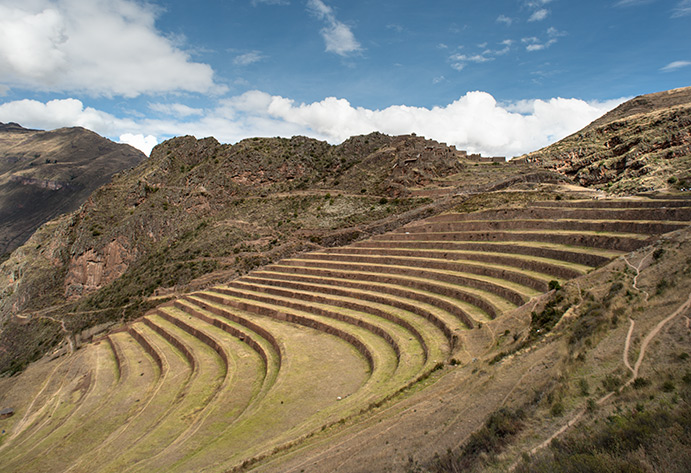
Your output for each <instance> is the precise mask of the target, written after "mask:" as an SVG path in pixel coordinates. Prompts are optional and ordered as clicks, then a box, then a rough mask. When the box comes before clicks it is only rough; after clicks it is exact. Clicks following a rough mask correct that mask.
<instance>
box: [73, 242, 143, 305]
mask: <svg viewBox="0 0 691 473" xmlns="http://www.w3.org/2000/svg"><path fill="white" fill-rule="evenodd" d="M127 246H128V245H127V242H126V241H125V240H124V239H123V238H119V239H116V240H113V241H111V242H110V243H108V244H107V245H106V246H105V247H104V248H103V249H102V250H101V251H98V252H97V251H96V250H94V249H89V250H88V251H86V252H85V253H83V254H81V255H79V256H78V257H76V258H72V260H71V261H70V263H69V267H68V270H67V275H66V276H65V298H66V299H67V300H68V301H70V300H74V299H77V298H79V297H81V296H82V295H84V294H87V293H89V292H93V291H96V290H98V289H100V288H101V287H103V286H105V285H106V284H108V283H110V282H112V281H114V280H115V279H117V278H119V277H120V276H122V275H123V274H124V273H125V271H127V267H128V265H129V263H130V262H132V261H133V260H134V259H135V257H136V253H134V252H132V251H130V250H128V249H127Z"/></svg>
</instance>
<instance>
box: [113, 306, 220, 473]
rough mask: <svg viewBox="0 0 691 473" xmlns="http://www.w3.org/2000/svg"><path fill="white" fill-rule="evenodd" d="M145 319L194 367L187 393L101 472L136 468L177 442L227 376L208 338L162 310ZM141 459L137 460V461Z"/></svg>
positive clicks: (214, 395) (206, 405)
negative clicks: (162, 312) (181, 324)
mask: <svg viewBox="0 0 691 473" xmlns="http://www.w3.org/2000/svg"><path fill="white" fill-rule="evenodd" d="M141 320H142V322H143V323H144V324H145V325H147V326H148V327H149V328H151V329H152V330H153V331H155V332H156V333H158V334H159V335H160V336H161V337H163V338H164V339H165V340H167V341H168V342H169V343H170V344H171V345H173V346H174V347H175V348H176V349H177V350H178V351H179V352H181V353H182V355H183V357H184V358H186V359H187V362H188V363H189V365H190V367H191V368H192V376H191V378H190V379H189V382H188V384H187V387H186V389H185V390H184V391H183V392H184V395H183V396H182V397H181V398H180V399H179V400H178V402H177V403H176V405H175V407H174V408H173V409H172V410H171V411H170V412H169V413H168V415H167V416H166V417H165V419H164V420H163V421H162V422H160V423H158V424H157V425H156V426H155V427H154V428H152V429H151V430H149V431H148V432H147V433H146V434H145V435H144V436H142V437H141V438H139V440H138V441H137V442H136V443H135V444H134V445H131V446H130V448H129V449H128V451H127V454H126V455H120V456H117V457H115V458H113V459H112V461H110V462H108V463H107V464H104V465H103V466H102V467H101V471H104V472H108V471H113V472H115V471H123V470H124V469H128V470H129V469H136V468H134V467H135V465H139V464H142V465H144V464H146V462H147V461H149V460H150V459H151V458H152V457H153V456H154V455H155V454H157V453H159V452H161V451H162V450H163V449H165V448H166V447H167V446H169V445H171V444H172V443H174V442H175V441H176V440H177V439H178V438H180V436H181V435H182V434H183V433H185V432H186V430H187V429H188V426H189V425H190V423H193V422H195V421H197V420H198V418H199V417H200V416H202V415H203V413H204V410H205V409H206V408H208V405H209V403H210V402H212V401H213V399H214V398H215V397H216V395H217V393H218V391H219V388H220V387H221V386H222V384H223V380H224V377H225V371H226V369H225V365H224V362H223V360H222V358H221V357H220V356H219V354H218V352H216V350H215V349H214V348H212V347H211V346H209V345H207V344H206V343H204V341H202V340H200V339H199V338H196V337H195V336H194V335H192V334H190V333H188V332H186V331H185V330H184V329H183V328H180V327H179V326H178V325H176V324H174V323H172V322H171V321H169V320H167V317H165V316H162V315H161V314H159V313H154V314H149V315H147V316H146V317H144V318H143V319H141ZM133 459H137V460H133Z"/></svg>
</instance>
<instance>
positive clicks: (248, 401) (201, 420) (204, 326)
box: [142, 305, 266, 467]
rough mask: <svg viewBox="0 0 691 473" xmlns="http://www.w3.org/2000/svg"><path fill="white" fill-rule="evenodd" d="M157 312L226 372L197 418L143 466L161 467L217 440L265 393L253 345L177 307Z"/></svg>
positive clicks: (261, 371) (262, 377) (258, 361)
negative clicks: (195, 341)
mask: <svg viewBox="0 0 691 473" xmlns="http://www.w3.org/2000/svg"><path fill="white" fill-rule="evenodd" d="M157 312H158V315H159V316H162V317H163V318H165V319H167V320H169V321H170V322H171V323H173V324H175V325H176V326H178V327H180V328H183V330H185V331H186V332H187V333H190V334H194V336H195V337H196V338H197V339H199V340H201V341H203V342H204V343H205V344H206V345H208V346H209V347H211V348H212V349H213V350H214V351H215V352H217V353H218V355H219V358H221V359H223V360H225V363H226V366H228V372H227V375H226V376H225V377H224V380H223V383H222V384H221V385H220V386H219V388H218V389H217V391H216V394H215V396H214V397H213V399H211V400H210V401H209V403H208V405H207V407H206V408H205V409H204V411H202V412H200V413H199V414H200V415H199V416H198V417H197V420H196V421H192V422H190V423H189V425H188V427H187V429H186V430H185V432H184V433H183V434H181V435H180V436H179V437H178V438H177V439H176V441H174V442H172V443H171V444H169V445H168V446H167V447H166V448H164V449H162V450H161V451H160V452H158V453H157V454H156V455H154V456H152V457H151V458H149V459H148V460H147V462H145V463H144V465H142V467H146V465H147V464H149V465H152V466H153V465H155V466H156V467H160V465H161V463H165V464H174V463H176V462H177V461H181V460H182V459H183V458H185V457H187V456H191V455H195V454H197V453H199V452H200V451H201V450H202V449H203V448H205V446H206V445H209V444H212V443H213V442H214V441H215V440H216V438H217V437H218V435H219V432H223V431H224V430H226V429H227V428H228V426H230V425H232V424H233V423H234V422H237V421H238V420H239V419H240V418H241V417H242V416H243V415H245V414H247V413H248V412H250V411H251V410H252V408H253V407H254V404H255V403H257V402H259V401H260V400H261V399H263V398H264V395H265V394H266V392H265V391H263V382H264V379H265V374H266V373H265V366H264V361H263V360H262V359H261V357H260V356H259V355H258V353H257V352H256V351H255V350H254V349H253V348H252V347H250V346H249V345H248V344H246V343H245V342H244V341H241V340H240V339H238V338H236V337H234V336H229V334H228V332H226V331H225V330H223V329H222V328H220V327H218V326H216V325H215V324H209V323H207V322H206V321H204V320H202V319H201V318H199V317H197V316H195V315H192V314H190V313H187V312H186V311H184V310H182V309H180V308H178V307H176V306H173V305H171V306H166V307H163V308H159V309H158V311H157Z"/></svg>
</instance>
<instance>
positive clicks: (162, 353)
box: [70, 321, 192, 472]
mask: <svg viewBox="0 0 691 473" xmlns="http://www.w3.org/2000/svg"><path fill="white" fill-rule="evenodd" d="M127 333H128V334H129V335H130V336H131V337H132V338H133V339H135V340H137V342H138V343H139V344H140V345H141V346H142V347H143V348H144V350H145V351H146V352H147V353H149V355H150V356H152V358H153V359H154V361H155V360H156V358H158V360H160V368H159V369H160V370H161V377H160V380H159V384H158V385H157V386H156V387H155V388H154V393H155V394H154V395H152V396H151V397H150V398H149V399H148V400H146V401H145V402H142V401H140V403H141V406H142V408H141V410H140V411H138V412H137V413H136V414H135V415H133V416H132V417H131V418H129V419H128V420H127V424H126V425H127V428H121V429H119V430H115V431H114V434H113V435H111V436H109V437H108V439H107V440H106V441H104V442H102V443H101V444H100V445H99V446H98V447H96V448H93V449H91V450H89V451H87V452H85V453H84V454H83V455H82V456H81V457H79V458H78V459H77V460H76V461H75V462H74V463H73V464H72V465H70V468H71V469H72V471H77V472H78V471H101V470H102V468H103V467H104V466H105V464H107V463H109V462H111V461H112V460H113V459H114V458H117V457H119V456H123V455H127V453H125V452H129V449H130V448H132V446H134V445H136V444H137V443H138V442H139V441H140V440H141V439H142V438H143V437H145V436H146V435H147V434H148V433H149V432H150V431H151V430H152V429H153V428H155V427H156V426H157V425H158V424H160V423H163V422H165V421H166V418H167V416H168V415H170V413H171V412H174V408H175V405H176V403H177V402H178V400H179V399H180V398H181V397H183V396H184V392H185V389H186V388H187V386H188V383H189V380H190V378H191V376H192V368H191V366H190V363H189V361H188V360H187V358H186V357H185V356H184V355H183V354H182V353H181V352H180V351H178V349H177V348H175V347H174V346H173V345H171V344H170V343H169V342H168V341H167V340H166V339H164V338H163V337H162V336H161V335H160V334H158V333H157V332H155V331H154V330H153V329H151V328H150V327H149V326H148V325H146V324H145V323H144V322H141V321H140V322H136V323H135V324H133V325H131V326H130V327H129V328H128V329H127ZM152 353H155V354H154V355H152Z"/></svg>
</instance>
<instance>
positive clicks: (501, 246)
mask: <svg viewBox="0 0 691 473" xmlns="http://www.w3.org/2000/svg"><path fill="white" fill-rule="evenodd" d="M350 248H368V249H406V250H437V251H442V250H451V251H474V252H485V253H498V254H514V255H525V256H539V257H544V258H548V259H551V260H557V261H564V262H568V263H575V264H578V265H582V266H585V267H592V268H596V267H598V266H601V265H603V264H605V263H607V262H609V261H610V260H612V259H614V258H616V257H617V256H619V255H622V254H624V253H623V252H620V251H607V250H599V249H596V248H574V247H567V246H562V245H556V244H549V243H540V242H526V241H514V242H507V243H495V242H483V243H476V242H467V241H466V242H464V241H416V240H378V241H377V240H363V241H359V242H355V243H353V244H352V245H351V246H350ZM329 250H331V249H329ZM325 251H326V250H325Z"/></svg>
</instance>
